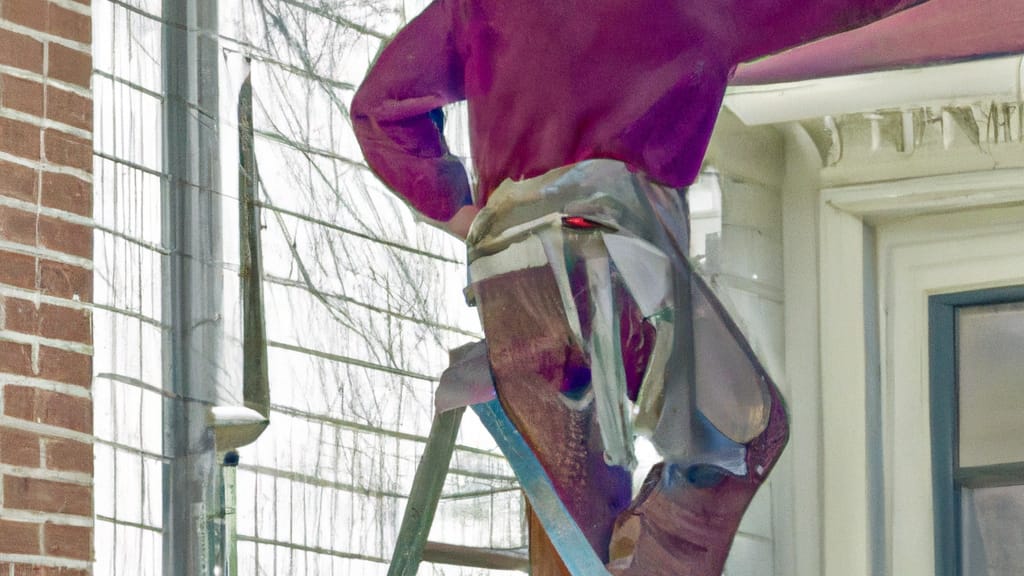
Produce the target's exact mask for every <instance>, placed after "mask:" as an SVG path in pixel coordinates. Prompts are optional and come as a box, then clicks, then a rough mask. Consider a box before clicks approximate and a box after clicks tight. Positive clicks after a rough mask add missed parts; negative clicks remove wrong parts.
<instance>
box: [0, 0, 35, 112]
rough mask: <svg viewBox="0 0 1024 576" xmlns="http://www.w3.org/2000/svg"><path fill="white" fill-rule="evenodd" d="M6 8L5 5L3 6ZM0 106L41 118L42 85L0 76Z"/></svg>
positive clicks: (13, 77)
mask: <svg viewBox="0 0 1024 576" xmlns="http://www.w3.org/2000/svg"><path fill="white" fill-rule="evenodd" d="M5 6H6V4H5ZM0 104H3V106H4V107H5V108H10V109H12V110H17V111H19V112H24V113H26V114H31V115H33V116H39V117H40V118H41V117H42V116H43V85H42V84H40V83H39V82H33V81H32V80H25V79H23V78H18V77H17V76H8V75H6V74H5V75H3V76H0Z"/></svg>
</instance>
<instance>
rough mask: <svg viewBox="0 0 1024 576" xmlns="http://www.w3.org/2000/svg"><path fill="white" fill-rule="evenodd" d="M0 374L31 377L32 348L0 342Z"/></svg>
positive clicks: (15, 343) (26, 345)
mask: <svg viewBox="0 0 1024 576" xmlns="http://www.w3.org/2000/svg"><path fill="white" fill-rule="evenodd" d="M0 372H4V373H7V374H17V375H19V376H32V346H31V345H29V344H19V343H18V342H11V341H9V340H0ZM0 449H2V448H0Z"/></svg>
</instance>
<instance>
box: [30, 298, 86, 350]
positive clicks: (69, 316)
mask: <svg viewBox="0 0 1024 576" xmlns="http://www.w3.org/2000/svg"><path fill="white" fill-rule="evenodd" d="M37 318H38V319H39V332H38V334H39V335H40V336H43V337H44V338H53V339H55V340H70V341H72V342H81V343H83V344H89V343H90V342H92V315H91V314H90V313H89V310H88V309H82V308H68V307H67V306H57V305H55V304H42V305H40V306H39V311H38V313H37Z"/></svg>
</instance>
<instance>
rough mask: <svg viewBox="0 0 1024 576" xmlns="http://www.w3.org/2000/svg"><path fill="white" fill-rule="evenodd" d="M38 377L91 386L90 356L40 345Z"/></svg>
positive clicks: (83, 386)
mask: <svg viewBox="0 0 1024 576" xmlns="http://www.w3.org/2000/svg"><path fill="white" fill-rule="evenodd" d="M39 377H40V378H45V379H46V380H54V381H56V382H63V383H65V384H74V385H75V386H81V387H82V388H89V387H91V386H92V356H89V355H88V354H78V353H76V352H68V351H67V350H60V349H58V348H50V347H49V346H40V347H39Z"/></svg>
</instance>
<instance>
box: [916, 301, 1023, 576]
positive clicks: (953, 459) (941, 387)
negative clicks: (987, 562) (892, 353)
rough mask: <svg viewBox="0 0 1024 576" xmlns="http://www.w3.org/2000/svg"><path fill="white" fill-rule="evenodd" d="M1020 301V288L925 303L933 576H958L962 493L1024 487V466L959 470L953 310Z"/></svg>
mask: <svg viewBox="0 0 1024 576" xmlns="http://www.w3.org/2000/svg"><path fill="white" fill-rule="evenodd" d="M1017 302H1024V285H1019V286H1006V287H1000V288H990V289H985V290H971V291H966V292H955V293H950V294H938V295H933V296H930V297H929V298H928V350H929V353H928V365H929V380H930V383H929V387H930V397H931V407H930V410H931V435H932V482H933V485H932V498H933V500H934V517H935V573H936V576H960V574H961V563H962V560H963V546H962V540H961V530H960V528H961V518H960V516H961V513H960V497H961V489H962V488H987V487H995V486H1007V485H1016V484H1024V463H1019V462H1018V463H1012V464H998V465H989V466H972V467H967V468H961V467H960V466H959V461H958V457H957V441H958V419H957V414H958V412H957V408H958V362H957V328H958V326H957V311H958V310H959V309H961V308H967V307H972V306H988V305H996V304H1009V303H1017Z"/></svg>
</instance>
